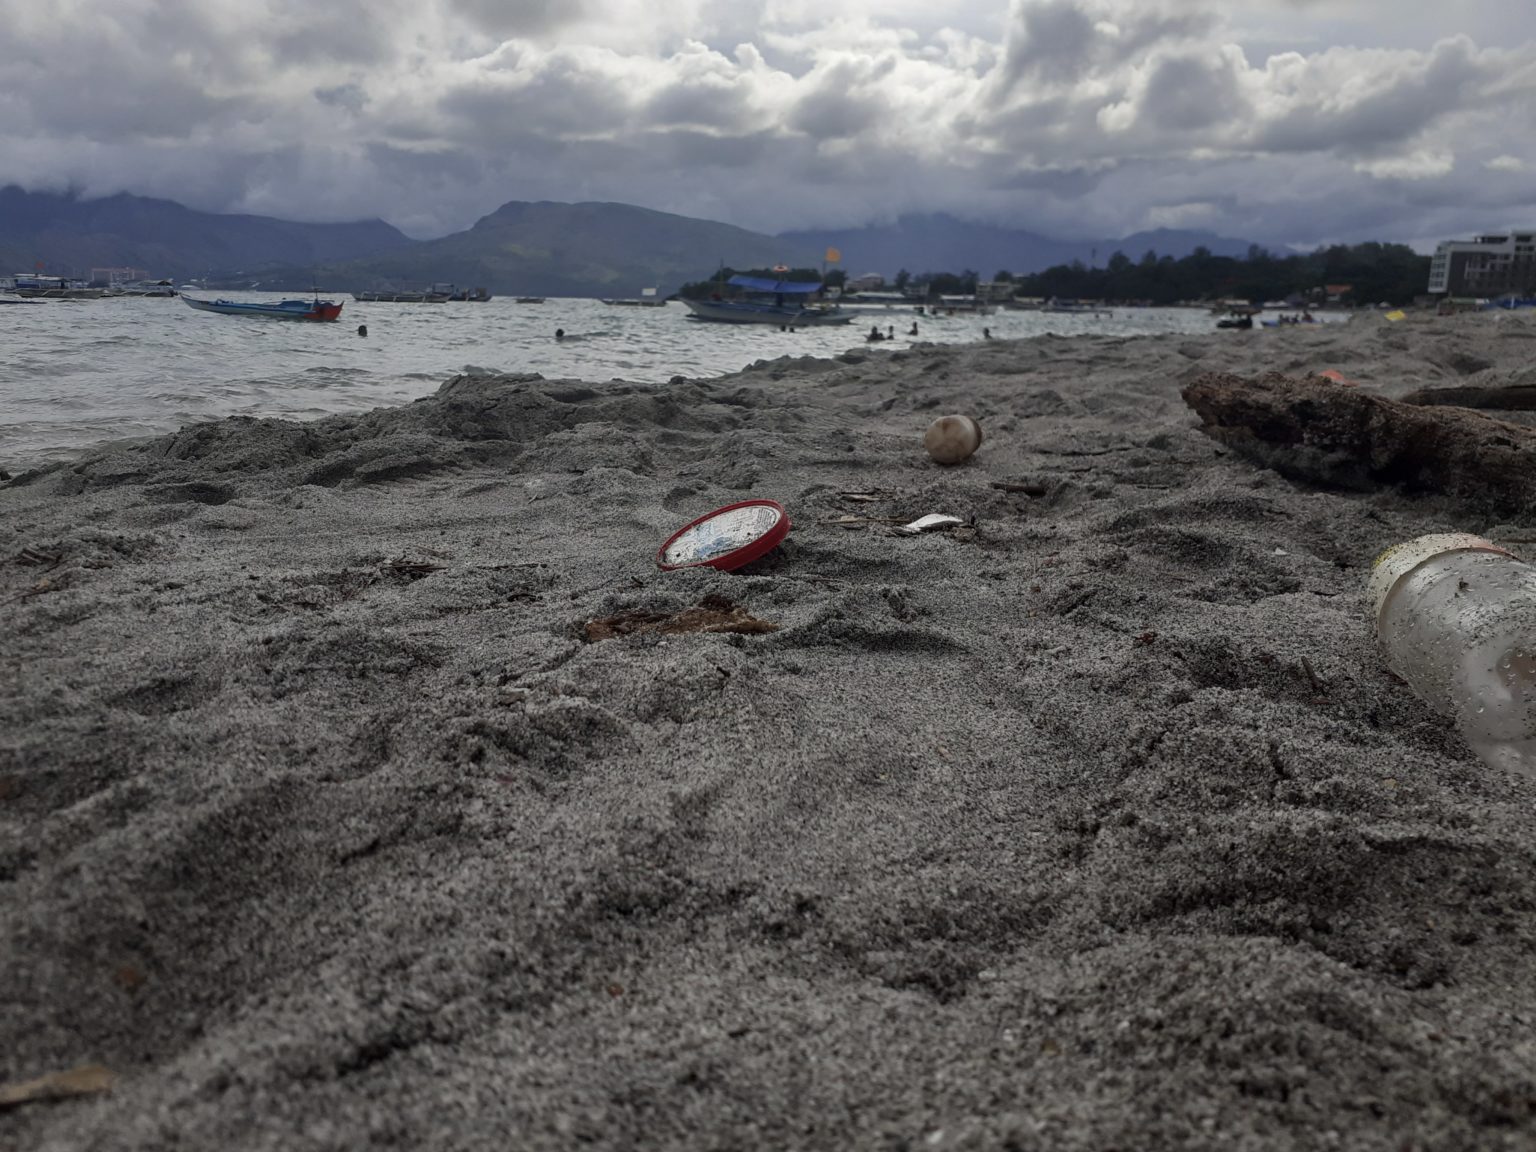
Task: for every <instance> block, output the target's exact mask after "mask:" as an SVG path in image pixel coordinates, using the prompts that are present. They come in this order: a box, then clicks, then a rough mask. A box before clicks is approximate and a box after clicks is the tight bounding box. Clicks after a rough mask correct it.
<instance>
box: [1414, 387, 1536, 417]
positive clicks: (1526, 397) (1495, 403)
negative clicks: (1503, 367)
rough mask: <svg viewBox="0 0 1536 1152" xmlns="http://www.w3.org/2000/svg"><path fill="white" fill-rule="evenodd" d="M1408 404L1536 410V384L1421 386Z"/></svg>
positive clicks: (1518, 410)
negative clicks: (1489, 386) (1496, 386)
mask: <svg viewBox="0 0 1536 1152" xmlns="http://www.w3.org/2000/svg"><path fill="white" fill-rule="evenodd" d="M1403 403H1404V404H1449V405H1452V406H1454V407H1457V408H1499V409H1502V410H1503V411H1505V412H1536V384H1510V385H1506V386H1505V387H1503V388H1475V387H1471V386H1463V387H1459V388H1421V389H1419V391H1417V392H1410V393H1408V395H1406V396H1404V397H1403Z"/></svg>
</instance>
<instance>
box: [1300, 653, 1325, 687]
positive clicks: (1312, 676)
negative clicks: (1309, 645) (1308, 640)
mask: <svg viewBox="0 0 1536 1152" xmlns="http://www.w3.org/2000/svg"><path fill="white" fill-rule="evenodd" d="M1301 670H1302V671H1303V672H1305V673H1306V674H1307V679H1308V680H1310V681H1312V691H1313V692H1315V693H1316V694H1317V695H1319V696H1326V695H1328V685H1326V684H1324V683H1323V682H1322V680H1320V679H1319V678H1318V675H1317V673H1316V672H1315V671H1314V670H1313V668H1312V661H1310V660H1308V659H1307V658H1306V657H1305V656H1303V657H1302V658H1301Z"/></svg>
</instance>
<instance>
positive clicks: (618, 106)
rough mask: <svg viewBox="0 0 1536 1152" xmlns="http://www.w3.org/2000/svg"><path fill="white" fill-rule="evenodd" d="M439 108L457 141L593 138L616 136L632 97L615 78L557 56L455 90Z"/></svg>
mask: <svg viewBox="0 0 1536 1152" xmlns="http://www.w3.org/2000/svg"><path fill="white" fill-rule="evenodd" d="M438 108H439V110H440V111H442V112H443V113H444V114H445V115H446V116H447V117H449V118H450V119H451V120H452V121H454V122H455V127H456V131H457V132H458V133H459V134H461V138H464V139H467V138H469V137H472V136H473V137H478V138H480V139H482V140H484V141H485V142H487V143H494V142H495V141H497V140H505V139H507V138H509V137H511V136H517V135H520V134H522V133H526V132H536V133H543V134H547V135H551V136H559V135H562V134H567V133H568V134H572V135H577V136H596V135H601V134H603V133H607V132H616V131H619V130H620V129H622V128H623V127H624V125H625V123H626V121H627V120H628V116H629V108H630V96H629V94H628V92H627V91H626V90H625V89H624V87H623V86H622V85H621V84H620V83H619V81H618V80H617V79H616V78H614V77H610V76H607V75H604V74H603V73H601V72H599V71H596V70H594V69H590V68H584V67H582V65H581V64H580V63H579V62H577V61H575V60H571V59H568V58H565V57H559V56H556V57H551V58H550V59H548V60H547V61H545V62H544V63H543V64H542V65H541V66H539V67H538V68H536V69H535V70H533V71H531V72H529V73H524V74H519V75H517V76H514V77H506V76H497V77H496V78H494V79H485V80H479V81H475V82H472V83H470V84H467V85H464V86H461V87H458V88H454V89H452V90H450V91H449V92H447V93H446V94H445V95H444V96H443V97H442V98H441V99H440V101H439V102H438Z"/></svg>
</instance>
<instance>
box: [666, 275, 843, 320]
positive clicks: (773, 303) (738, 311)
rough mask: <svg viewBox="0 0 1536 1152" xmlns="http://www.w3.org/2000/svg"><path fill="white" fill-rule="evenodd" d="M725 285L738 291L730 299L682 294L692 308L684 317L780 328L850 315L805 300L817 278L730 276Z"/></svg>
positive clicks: (815, 286)
mask: <svg viewBox="0 0 1536 1152" xmlns="http://www.w3.org/2000/svg"><path fill="white" fill-rule="evenodd" d="M726 286H727V287H730V288H735V289H737V290H738V292H740V293H741V295H740V296H737V297H733V298H730V299H727V298H725V297H724V296H719V295H717V296H716V297H712V298H711V299H708V300H689V299H686V298H685V299H684V300H683V303H684V304H686V305H688V308H689V310H690V311H691V312H692V315H691V316H689V317H688V319H690V320H708V321H712V322H714V323H716V324H777V325H779V326H780V327H781V328H801V327H809V326H811V325H819V324H847V323H849V322H850V321H852V319H853V316H852V315H851V314H850V313H847V312H843V311H842V310H841V309H839V308H838V306H837V305H836V304H816V303H810V302H809V301H808V297H810V296H811V295H812V294H814V293H817V292H820V291H821V284H820V283H818V282H803V281H795V280H765V279H762V278H761V277H756V276H732V277H731V278H730V279H729V280H727V281H726Z"/></svg>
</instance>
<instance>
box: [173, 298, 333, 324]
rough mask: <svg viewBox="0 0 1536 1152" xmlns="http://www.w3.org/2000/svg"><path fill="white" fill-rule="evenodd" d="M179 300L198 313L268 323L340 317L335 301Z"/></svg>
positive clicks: (318, 299)
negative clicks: (260, 318)
mask: <svg viewBox="0 0 1536 1152" xmlns="http://www.w3.org/2000/svg"><path fill="white" fill-rule="evenodd" d="M181 298H182V299H183V300H185V301H186V302H187V304H188V305H190V306H191V307H193V308H196V309H197V310H198V311H199V312H217V313H219V315H221V316H265V317H267V318H268V319H271V320H336V319H339V318H340V317H341V305H340V304H338V303H336V302H335V301H334V300H321V299H320V298H319V297H318V296H317V297H315V298H314V299H313V300H279V301H277V302H275V303H269V304H248V303H246V302H245V301H242V300H200V299H198V298H197V297H196V296H188V295H187V294H186V293H185V292H183V293H182V295H181Z"/></svg>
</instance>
